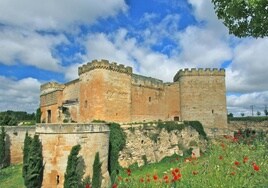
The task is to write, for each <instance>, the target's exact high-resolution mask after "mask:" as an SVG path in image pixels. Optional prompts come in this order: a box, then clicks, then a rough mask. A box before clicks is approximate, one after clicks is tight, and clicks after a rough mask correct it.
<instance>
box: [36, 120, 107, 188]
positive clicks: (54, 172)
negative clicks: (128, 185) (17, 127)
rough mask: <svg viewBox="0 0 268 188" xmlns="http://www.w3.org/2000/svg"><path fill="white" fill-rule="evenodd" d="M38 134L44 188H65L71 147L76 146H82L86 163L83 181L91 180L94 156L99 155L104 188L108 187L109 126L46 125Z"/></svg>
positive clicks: (81, 151)
mask: <svg viewBox="0 0 268 188" xmlns="http://www.w3.org/2000/svg"><path fill="white" fill-rule="evenodd" d="M36 134H38V135H39V138H40V140H41V142H42V147H43V161H44V164H45V168H44V176H43V184H42V187H44V188H46V187H57V188H63V183H64V173H65V171H66V167H67V159H68V155H69V154H70V151H71V149H72V147H73V146H74V145H77V144H80V145H81V150H80V152H79V156H82V158H83V160H84V165H85V169H84V170H85V174H84V177H85V176H88V175H89V176H90V177H91V178H92V175H93V163H94V158H95V154H96V152H99V154H100V161H101V163H102V176H103V180H102V187H107V186H108V183H109V173H108V171H107V169H108V166H107V165H108V148H109V127H108V126H107V125H100V124H62V125H60V124H59V125H48V124H46V125H39V126H37V128H36ZM57 179H58V181H59V182H58V183H57Z"/></svg>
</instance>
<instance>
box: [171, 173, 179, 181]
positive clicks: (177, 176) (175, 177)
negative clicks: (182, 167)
mask: <svg viewBox="0 0 268 188" xmlns="http://www.w3.org/2000/svg"><path fill="white" fill-rule="evenodd" d="M180 179H181V174H177V175H175V176H173V181H177V180H180Z"/></svg>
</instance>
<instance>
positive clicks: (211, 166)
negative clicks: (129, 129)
mask: <svg viewBox="0 0 268 188" xmlns="http://www.w3.org/2000/svg"><path fill="white" fill-rule="evenodd" d="M267 146H268V145H267V141H256V142H255V143H254V144H252V145H246V144H242V143H234V142H233V140H232V139H229V138H228V139H225V140H221V141H218V142H216V143H213V144H211V145H210V148H209V152H208V153H207V154H205V155H203V156H201V157H200V158H198V159H192V158H188V159H186V160H183V159H180V158H175V157H174V158H173V159H168V160H165V161H162V162H160V163H157V164H151V165H147V166H144V167H141V168H135V169H131V168H130V169H129V170H128V171H131V173H127V170H125V171H123V172H121V173H120V174H119V176H118V177H117V181H116V184H117V185H118V188H126V187H127V188H136V187H139V188H151V187H152V188H153V187H163V188H165V187H167V188H170V187H174V188H175V187H183V188H202V187H204V188H205V187H224V188H226V187H228V188H231V187H233V188H240V187H241V188H242V187H247V188H255V187H256V188H264V187H266V188H267V187H268V153H267V152H268V150H267V148H268V147H267ZM186 161H187V162H186ZM254 163H255V169H254V165H253V164H254ZM256 166H257V167H256ZM258 168H259V170H257V169H258ZM174 169H179V173H177V175H178V174H180V175H181V177H180V178H179V180H177V181H173V182H172V179H173V178H174V177H175V176H174V175H172V171H174ZM173 173H174V172H173ZM165 175H167V176H168V183H166V182H165V180H167V179H164V176H165ZM154 176H155V179H154Z"/></svg>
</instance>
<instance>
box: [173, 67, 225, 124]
mask: <svg viewBox="0 0 268 188" xmlns="http://www.w3.org/2000/svg"><path fill="white" fill-rule="evenodd" d="M224 75H225V71H224V70H222V69H221V70H218V69H213V70H209V69H205V70H204V69H198V70H196V69H191V70H188V69H185V70H184V71H179V72H178V73H177V74H176V76H175V77H174V81H176V82H179V83H180V110H181V118H182V119H183V120H198V121H200V122H201V123H202V124H203V126H204V128H205V129H210V128H225V129H226V128H227V124H226V123H227V115H226V114H227V111H226V95H225V94H226V89H225V77H224Z"/></svg>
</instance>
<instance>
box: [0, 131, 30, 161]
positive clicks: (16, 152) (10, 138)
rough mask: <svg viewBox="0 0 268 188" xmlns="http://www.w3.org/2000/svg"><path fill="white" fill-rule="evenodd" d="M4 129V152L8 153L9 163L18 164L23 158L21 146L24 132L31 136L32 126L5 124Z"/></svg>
mask: <svg viewBox="0 0 268 188" xmlns="http://www.w3.org/2000/svg"><path fill="white" fill-rule="evenodd" d="M5 131H6V153H8V154H9V159H10V160H9V162H10V164H20V163H22V159H23V147H24V145H23V144H24V138H25V134H26V132H27V131H28V134H29V135H31V136H33V135H34V134H35V127H34V126H21V127H19V126H5Z"/></svg>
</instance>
